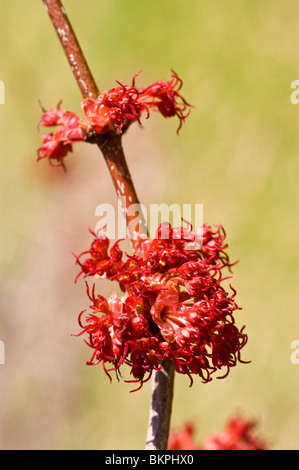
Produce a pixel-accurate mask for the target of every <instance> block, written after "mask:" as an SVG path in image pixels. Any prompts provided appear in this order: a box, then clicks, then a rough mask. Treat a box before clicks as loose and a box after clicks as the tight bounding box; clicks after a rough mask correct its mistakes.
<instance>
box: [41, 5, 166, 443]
mask: <svg viewBox="0 0 299 470" xmlns="http://www.w3.org/2000/svg"><path fill="white" fill-rule="evenodd" d="M43 3H44V5H45V7H46V10H47V12H48V14H49V16H50V18H51V20H52V23H53V26H54V28H55V30H56V32H57V34H58V37H59V40H60V42H61V45H62V47H63V49H64V52H65V54H66V57H67V59H68V61H69V64H70V66H71V69H72V71H73V73H74V75H75V79H76V81H77V83H78V86H79V88H80V90H81V93H82V96H83V98H87V97H90V98H93V99H95V98H96V97H97V95H98V94H99V91H98V87H97V85H96V83H95V81H94V78H93V76H92V74H91V72H90V69H89V67H88V64H87V62H86V60H85V57H84V55H83V52H82V50H81V47H80V45H79V42H78V40H77V38H76V35H75V33H74V31H73V28H72V26H71V24H70V22H69V20H68V18H67V15H66V12H65V10H64V8H63V5H62V3H61V1H60V0H43ZM97 144H98V147H99V148H100V149H101V151H102V153H103V156H104V158H105V161H106V163H107V166H108V169H109V172H110V175H111V178H112V180H113V183H114V186H115V189H116V193H117V195H118V197H119V198H124V199H122V200H123V201H124V205H123V210H124V211H125V215H126V223H127V226H128V227H129V225H130V222H131V221H132V220H133V219H135V214H133V215H129V214H128V209H129V207H130V206H131V205H132V204H139V200H138V197H137V194H136V191H135V188H134V184H133V181H132V178H131V176H130V173H129V169H128V166H127V162H126V159H125V155H124V152H123V148H122V143H121V136H120V135H119V134H117V133H116V132H113V131H111V132H110V133H108V134H106V135H105V136H98V137H97ZM138 215H139V223H140V226H139V230H140V231H144V222H143V220H142V218H141V213H139V214H138ZM135 220H136V219H135ZM128 235H129V237H130V238H131V239H133V247H134V233H129V234H128ZM152 380H153V382H152V383H153V386H152V387H153V389H152V400H151V407H150V418H149V428H148V434H147V444H146V449H152V450H153V449H156V450H160V449H166V448H167V441H168V433H169V424H170V417H171V408H172V397H173V384H174V367H173V364H172V362H163V364H162V368H161V370H159V371H154V373H153V378H152Z"/></svg>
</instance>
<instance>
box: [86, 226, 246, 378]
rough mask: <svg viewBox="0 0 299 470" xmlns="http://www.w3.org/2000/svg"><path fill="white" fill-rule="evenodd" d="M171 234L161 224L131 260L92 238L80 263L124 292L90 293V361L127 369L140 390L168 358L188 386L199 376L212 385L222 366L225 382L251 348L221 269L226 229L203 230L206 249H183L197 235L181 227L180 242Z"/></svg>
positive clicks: (142, 241)
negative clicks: (238, 322) (105, 295)
mask: <svg viewBox="0 0 299 470" xmlns="http://www.w3.org/2000/svg"><path fill="white" fill-rule="evenodd" d="M168 229H169V238H168V239H166V238H164V239H161V238H160V237H159V234H161V232H162V231H163V226H160V228H159V229H158V232H157V236H156V238H154V239H153V240H150V239H148V238H143V239H140V240H139V243H138V244H137V247H136V252H135V254H134V255H133V256H129V255H127V256H126V258H124V254H123V252H122V250H121V249H120V248H119V244H118V243H116V244H114V245H113V246H112V247H111V248H110V250H109V251H108V240H107V238H106V237H102V238H96V236H95V234H94V233H92V234H93V236H94V237H95V239H94V241H93V242H92V244H91V247H90V249H89V250H88V251H87V252H84V253H82V254H81V255H80V256H79V257H77V263H78V264H79V265H80V266H81V272H80V273H79V275H80V274H81V275H84V277H87V276H92V277H95V278H97V277H100V278H103V277H106V278H107V279H110V280H117V281H118V283H119V285H120V288H121V289H122V291H123V292H124V296H123V297H122V298H119V297H118V296H117V295H116V294H114V295H113V297H111V298H110V299H109V300H108V303H103V298H102V297H101V296H98V297H96V296H95V293H94V290H93V294H92V295H89V298H90V300H91V301H92V305H91V309H92V311H93V313H92V314H89V315H87V316H86V320H85V323H84V324H82V322H81V320H80V324H81V326H82V332H81V334H84V333H87V334H88V335H89V345H90V346H91V347H92V348H93V349H94V353H93V356H92V359H91V360H90V361H89V363H91V362H92V363H93V362H94V361H96V362H101V363H102V365H103V366H104V368H105V370H106V365H105V364H106V363H107V362H110V363H112V364H113V369H119V367H120V366H121V364H123V363H126V364H128V365H129V366H130V367H131V373H132V375H133V377H134V381H138V382H139V383H140V385H142V383H143V382H144V381H145V380H147V379H148V378H149V377H150V375H151V373H152V370H153V369H157V368H159V363H160V360H163V359H165V360H171V361H173V363H174V366H175V370H176V371H177V372H179V373H183V374H187V375H188V376H189V377H190V380H191V385H192V382H193V379H192V376H193V375H194V374H195V375H198V376H199V377H201V379H202V381H203V382H208V381H210V380H211V379H212V374H213V373H215V372H216V371H217V370H220V369H223V368H224V369H226V372H225V374H224V376H226V375H227V374H228V373H229V370H230V368H231V367H234V366H235V365H236V364H237V363H238V361H240V362H242V361H241V358H240V351H241V349H242V348H243V346H244V345H245V344H246V342H247V335H245V334H244V333H243V328H242V329H240V330H239V329H238V328H237V327H236V325H235V319H234V313H235V311H236V310H238V309H239V307H238V306H237V305H236V303H235V301H234V297H235V295H236V292H235V291H234V290H233V289H232V288H231V290H232V292H231V293H228V292H226V290H225V289H224V288H223V286H221V283H222V281H223V280H224V278H223V277H222V271H223V269H225V268H230V266H231V263H230V262H229V259H228V256H227V255H226V254H225V253H224V249H226V247H227V245H226V244H225V243H224V238H225V235H224V231H223V230H222V228H221V227H217V229H216V230H215V231H213V230H212V229H211V227H209V226H207V225H205V226H204V227H203V233H204V234H205V237H204V239H203V245H202V247H201V248H198V249H195V250H188V249H187V248H186V246H187V247H188V244H187V245H186V242H187V241H188V243H190V240H191V241H193V242H195V238H196V234H195V233H194V232H186V230H181V229H180V230H181V235H182V237H181V238H178V237H177V234H178V229H173V228H171V227H170V226H169V225H168ZM211 247H212V249H211ZM87 254H88V255H89V256H88V257H87V258H85V259H84V260H83V261H81V258H82V257H83V256H84V255H87ZM79 275H78V276H79ZM103 305H104V306H103ZM107 305H108V307H107ZM81 317H82V315H81ZM81 317H80V318H81ZM110 370H111V369H110ZM107 372H108V370H107ZM219 378H220V377H219Z"/></svg>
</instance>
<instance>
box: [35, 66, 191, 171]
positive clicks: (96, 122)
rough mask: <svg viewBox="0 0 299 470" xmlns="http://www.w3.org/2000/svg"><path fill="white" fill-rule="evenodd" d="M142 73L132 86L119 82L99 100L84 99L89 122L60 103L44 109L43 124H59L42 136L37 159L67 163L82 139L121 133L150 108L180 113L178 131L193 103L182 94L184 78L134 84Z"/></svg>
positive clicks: (174, 74)
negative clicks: (77, 143) (54, 107)
mask: <svg viewBox="0 0 299 470" xmlns="http://www.w3.org/2000/svg"><path fill="white" fill-rule="evenodd" d="M139 73H140V72H138V73H137V74H136V75H134V77H133V80H132V85H131V86H129V85H123V84H121V83H119V82H117V83H118V86H117V87H116V88H112V89H111V90H109V91H104V92H102V93H100V94H99V96H98V97H97V98H96V99H91V98H86V99H85V100H83V102H82V109H83V111H84V114H85V116H86V118H87V121H84V120H81V119H80V118H79V117H78V116H76V114H74V113H73V112H71V111H67V110H65V109H62V108H60V107H59V105H58V108H57V110H54V109H49V110H46V111H44V112H43V115H42V119H41V124H42V125H43V126H45V127H53V126H58V127H57V128H56V130H55V131H54V132H52V133H47V134H45V135H44V136H43V145H42V147H41V148H40V149H39V150H38V160H41V159H43V158H46V157H49V161H50V163H51V164H54V165H55V166H59V165H62V166H64V165H63V158H64V157H65V156H66V155H67V153H68V152H71V151H72V143H74V142H77V141H82V140H85V141H88V142H91V143H93V142H94V141H95V139H94V136H95V135H99V134H105V133H107V132H109V131H111V130H112V131H115V132H118V133H122V132H124V131H125V130H126V129H127V128H128V127H129V126H130V124H131V123H133V122H135V121H138V122H139V123H140V118H141V115H142V114H144V113H145V114H146V117H149V115H150V111H151V110H156V111H158V112H160V113H161V114H162V116H164V117H172V116H177V117H178V118H179V127H178V131H179V129H180V128H181V126H182V124H183V122H184V121H185V119H186V117H187V116H188V115H189V112H190V110H188V111H187V108H190V105H189V104H188V103H187V102H186V101H185V99H184V98H183V97H182V96H181V94H180V89H181V87H182V80H181V79H180V78H179V77H178V75H177V74H176V73H174V72H172V74H171V79H170V81H165V80H160V81H158V82H155V83H153V84H152V85H150V86H148V87H147V88H145V89H143V88H137V87H136V86H135V79H136V76H137V75H139ZM91 136H93V138H92V139H91Z"/></svg>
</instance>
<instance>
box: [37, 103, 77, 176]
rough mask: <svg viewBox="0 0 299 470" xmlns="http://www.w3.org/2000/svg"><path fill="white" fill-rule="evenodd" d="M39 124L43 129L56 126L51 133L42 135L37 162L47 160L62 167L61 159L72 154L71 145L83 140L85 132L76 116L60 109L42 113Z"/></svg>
mask: <svg viewBox="0 0 299 470" xmlns="http://www.w3.org/2000/svg"><path fill="white" fill-rule="evenodd" d="M40 123H41V124H42V125H43V126H45V127H53V126H58V127H57V129H55V130H54V131H53V132H52V133H47V134H44V135H43V145H42V147H41V148H40V149H38V152H37V154H38V158H37V161H39V160H42V159H43V158H47V157H48V158H49V162H50V164H51V165H53V166H63V167H64V162H63V158H64V157H65V156H66V155H67V154H68V153H69V152H72V150H73V148H72V143H73V142H78V141H82V140H85V132H84V130H83V128H82V127H81V121H80V119H79V117H78V116H76V114H74V113H72V112H71V111H67V110H66V109H64V108H60V107H59V104H58V106H57V109H56V110H55V109H49V110H47V111H44V112H43V115H42V118H41V121H40Z"/></svg>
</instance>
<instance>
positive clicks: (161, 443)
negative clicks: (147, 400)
mask: <svg viewBox="0 0 299 470" xmlns="http://www.w3.org/2000/svg"><path fill="white" fill-rule="evenodd" d="M173 386H174V366H173V363H172V362H168V361H163V362H162V369H161V370H159V371H155V373H154V374H153V378H152V398H151V405H150V415H149V423H148V430H147V436H146V447H145V450H165V449H167V443H168V435H169V427H170V418H171V411H172V399H173Z"/></svg>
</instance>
